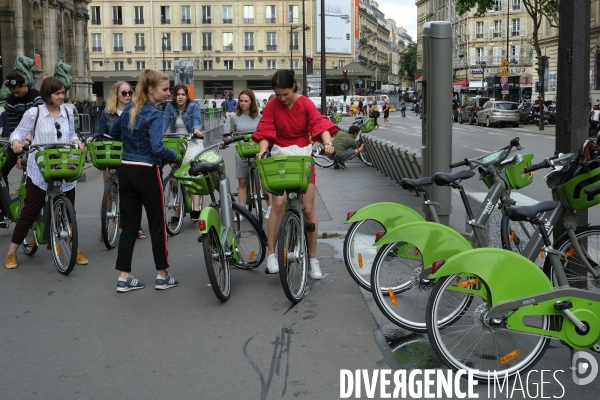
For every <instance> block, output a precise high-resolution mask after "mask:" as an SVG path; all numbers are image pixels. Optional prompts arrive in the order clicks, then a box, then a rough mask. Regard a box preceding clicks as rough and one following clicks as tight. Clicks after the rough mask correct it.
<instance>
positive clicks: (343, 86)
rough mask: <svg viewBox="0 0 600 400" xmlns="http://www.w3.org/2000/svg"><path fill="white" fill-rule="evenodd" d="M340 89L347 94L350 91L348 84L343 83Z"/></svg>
mask: <svg viewBox="0 0 600 400" xmlns="http://www.w3.org/2000/svg"><path fill="white" fill-rule="evenodd" d="M340 88H341V89H342V90H343V91H344V92H345V91H346V90H348V84H347V83H342V84H341V85H340Z"/></svg>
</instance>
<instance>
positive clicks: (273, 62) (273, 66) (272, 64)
mask: <svg viewBox="0 0 600 400" xmlns="http://www.w3.org/2000/svg"><path fill="white" fill-rule="evenodd" d="M267 69H277V60H267Z"/></svg>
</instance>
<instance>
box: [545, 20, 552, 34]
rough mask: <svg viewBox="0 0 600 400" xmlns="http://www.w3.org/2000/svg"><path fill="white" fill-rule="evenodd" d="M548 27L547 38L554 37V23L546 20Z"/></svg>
mask: <svg viewBox="0 0 600 400" xmlns="http://www.w3.org/2000/svg"><path fill="white" fill-rule="evenodd" d="M546 23H547V24H548V25H547V30H546V36H550V35H552V21H550V20H546Z"/></svg>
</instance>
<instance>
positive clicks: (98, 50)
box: [92, 46, 102, 52]
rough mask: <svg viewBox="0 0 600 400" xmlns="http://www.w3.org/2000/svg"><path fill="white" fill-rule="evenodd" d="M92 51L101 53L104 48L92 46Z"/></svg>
mask: <svg viewBox="0 0 600 400" xmlns="http://www.w3.org/2000/svg"><path fill="white" fill-rule="evenodd" d="M92 51H93V52H101V51H102V46H100V47H94V46H92Z"/></svg>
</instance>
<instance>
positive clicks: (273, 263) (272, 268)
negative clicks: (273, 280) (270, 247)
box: [265, 254, 279, 274]
mask: <svg viewBox="0 0 600 400" xmlns="http://www.w3.org/2000/svg"><path fill="white" fill-rule="evenodd" d="M265 272H266V273H267V274H276V273H278V272H279V263H278V262H277V254H269V255H268V256H267V270H266V271H265Z"/></svg>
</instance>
